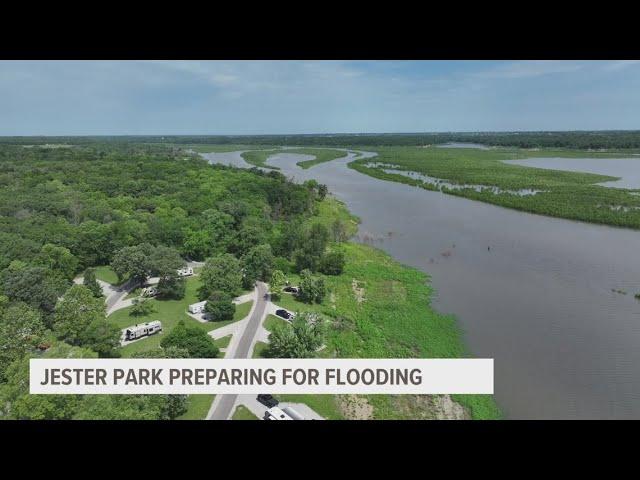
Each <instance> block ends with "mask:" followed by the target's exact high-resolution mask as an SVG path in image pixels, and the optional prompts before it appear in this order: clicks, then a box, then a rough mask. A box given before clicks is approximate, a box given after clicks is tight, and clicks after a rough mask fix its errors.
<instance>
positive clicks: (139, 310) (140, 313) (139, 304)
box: [129, 298, 156, 317]
mask: <svg viewBox="0 0 640 480" xmlns="http://www.w3.org/2000/svg"><path fill="white" fill-rule="evenodd" d="M132 303H133V304H132V306H131V310H129V315H130V316H132V317H146V316H147V315H150V314H151V313H153V312H155V311H156V309H155V308H154V306H153V303H151V302H150V301H149V300H146V299H144V298H134V299H133V302H132Z"/></svg>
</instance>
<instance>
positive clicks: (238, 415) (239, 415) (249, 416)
mask: <svg viewBox="0 0 640 480" xmlns="http://www.w3.org/2000/svg"><path fill="white" fill-rule="evenodd" d="M231 420H260V419H259V418H258V417H256V416H255V415H254V414H253V412H252V411H251V410H249V409H248V408H247V407H245V406H244V405H238V406H237V407H236V409H235V410H234V412H233V416H232V417H231Z"/></svg>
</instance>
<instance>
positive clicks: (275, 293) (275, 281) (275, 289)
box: [269, 270, 287, 298]
mask: <svg viewBox="0 0 640 480" xmlns="http://www.w3.org/2000/svg"><path fill="white" fill-rule="evenodd" d="M286 282H287V277H286V276H285V275H284V273H282V272H281V271H280V270H274V271H273V273H272V274H271V281H270V282H269V287H270V288H269V290H270V291H271V296H272V297H275V298H280V294H281V292H282V288H283V287H284V285H285V283H286Z"/></svg>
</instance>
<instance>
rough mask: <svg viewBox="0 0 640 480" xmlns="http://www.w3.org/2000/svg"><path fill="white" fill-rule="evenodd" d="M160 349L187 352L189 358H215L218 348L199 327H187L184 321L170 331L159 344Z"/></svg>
mask: <svg viewBox="0 0 640 480" xmlns="http://www.w3.org/2000/svg"><path fill="white" fill-rule="evenodd" d="M160 345H161V346H162V348H169V347H176V348H180V349H184V350H186V351H188V352H189V357H190V358H216V357H217V356H218V347H216V345H215V344H214V343H213V339H212V338H211V337H210V336H209V335H208V334H207V332H205V331H204V330H202V329H201V328H199V327H192V326H187V325H186V324H185V323H184V320H180V321H179V322H178V324H177V325H176V326H175V327H174V328H173V330H171V331H170V332H169V333H168V334H167V335H166V336H165V337H164V338H163V339H162V341H161V342H160Z"/></svg>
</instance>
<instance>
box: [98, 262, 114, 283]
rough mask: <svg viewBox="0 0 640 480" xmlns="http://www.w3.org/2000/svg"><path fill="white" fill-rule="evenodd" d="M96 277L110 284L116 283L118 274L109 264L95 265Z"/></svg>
mask: <svg viewBox="0 0 640 480" xmlns="http://www.w3.org/2000/svg"><path fill="white" fill-rule="evenodd" d="M96 278H97V279H98V280H102V281H103V282H107V283H110V284H111V285H118V275H116V272H114V271H113V269H112V268H111V267H110V266H109V265H103V266H101V267H96Z"/></svg>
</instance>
